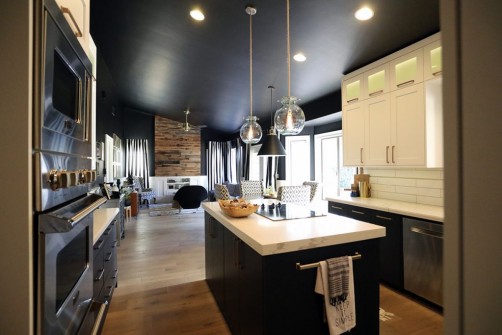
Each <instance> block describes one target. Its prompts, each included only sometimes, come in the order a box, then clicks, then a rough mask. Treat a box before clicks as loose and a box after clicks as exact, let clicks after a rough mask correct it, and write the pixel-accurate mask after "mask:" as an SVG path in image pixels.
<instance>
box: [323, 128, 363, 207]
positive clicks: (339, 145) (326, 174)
mask: <svg viewBox="0 0 502 335" xmlns="http://www.w3.org/2000/svg"><path fill="white" fill-rule="evenodd" d="M314 139H315V140H314V141H315V176H316V178H315V179H316V180H317V181H319V182H321V183H322V185H323V187H322V198H323V199H325V198H326V197H329V196H339V195H340V194H341V192H343V191H344V190H345V189H349V190H350V185H351V184H352V183H353V180H354V174H355V168H353V167H344V166H343V139H342V131H341V130H340V131H334V132H329V133H324V134H319V135H315V136H314Z"/></svg>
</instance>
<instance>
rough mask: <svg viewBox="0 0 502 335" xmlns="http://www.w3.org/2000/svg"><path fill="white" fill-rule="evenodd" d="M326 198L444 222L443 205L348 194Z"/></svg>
mask: <svg viewBox="0 0 502 335" xmlns="http://www.w3.org/2000/svg"><path fill="white" fill-rule="evenodd" d="M326 200H328V201H335V202H340V203H344V204H348V205H353V206H359V207H365V208H371V209H376V210H380V211H386V212H391V213H396V214H401V215H407V216H412V217H416V218H421V219H426V220H432V221H438V222H444V207H441V206H432V205H422V204H414V203H410V202H403V201H396V200H387V199H377V198H358V197H354V198H353V197H350V196H348V195H347V196H340V197H328V198H327V199H326Z"/></svg>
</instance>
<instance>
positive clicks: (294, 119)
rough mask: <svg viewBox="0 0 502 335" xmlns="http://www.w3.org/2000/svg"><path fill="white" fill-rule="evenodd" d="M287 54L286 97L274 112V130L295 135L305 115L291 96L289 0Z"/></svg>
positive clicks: (301, 127) (301, 125) (287, 0)
mask: <svg viewBox="0 0 502 335" xmlns="http://www.w3.org/2000/svg"><path fill="white" fill-rule="evenodd" d="M286 12H287V15H286V26H287V34H286V41H287V49H288V50H287V54H288V96H286V97H283V98H282V99H281V104H282V107H281V108H279V109H278V110H277V111H276V112H275V117H274V121H275V129H276V130H277V132H278V133H279V134H281V135H297V134H299V133H300V132H301V131H302V129H303V127H304V126H305V114H304V113H303V110H302V109H301V108H300V106H298V105H297V104H296V102H297V101H299V100H300V99H298V98H297V97H294V96H291V52H290V43H289V0H286Z"/></svg>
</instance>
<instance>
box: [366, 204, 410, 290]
mask: <svg viewBox="0 0 502 335" xmlns="http://www.w3.org/2000/svg"><path fill="white" fill-rule="evenodd" d="M370 215H371V217H370V221H369V222H371V223H374V224H376V225H379V226H383V227H385V237H384V238H382V239H381V240H380V241H381V243H380V280H381V281H382V282H384V283H386V284H389V285H391V286H394V287H395V288H398V289H403V288H404V283H403V278H404V272H403V228H402V227H403V217H402V216H401V215H398V214H393V213H387V212H380V211H374V210H372V211H371V213H370Z"/></svg>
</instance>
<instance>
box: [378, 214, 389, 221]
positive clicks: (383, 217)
mask: <svg viewBox="0 0 502 335" xmlns="http://www.w3.org/2000/svg"><path fill="white" fill-rule="evenodd" d="M376 217H377V218H379V219H384V220H387V221H392V218H388V217H386V216H381V215H376Z"/></svg>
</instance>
